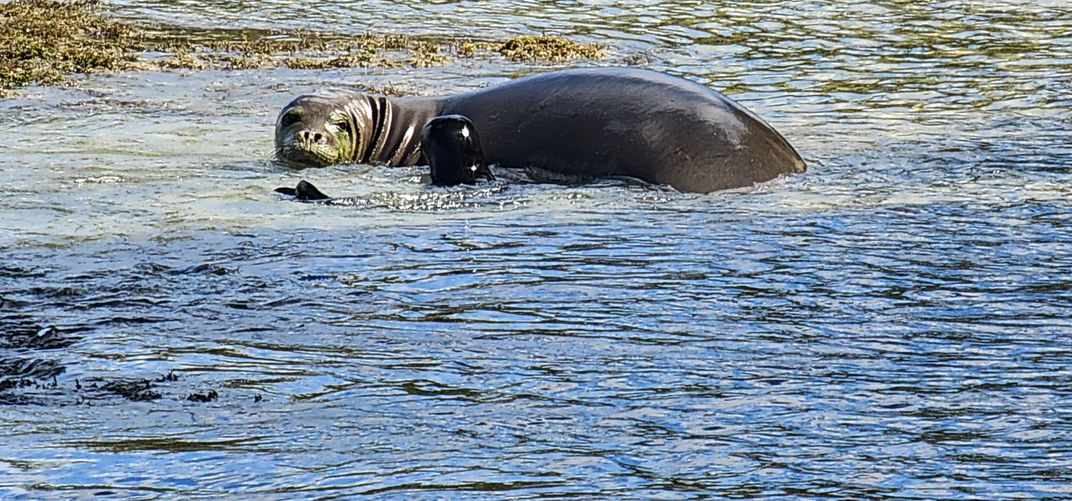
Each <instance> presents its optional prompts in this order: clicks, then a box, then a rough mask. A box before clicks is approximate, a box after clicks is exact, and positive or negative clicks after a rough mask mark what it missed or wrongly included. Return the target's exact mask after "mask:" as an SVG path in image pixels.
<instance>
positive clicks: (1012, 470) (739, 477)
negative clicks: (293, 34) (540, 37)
mask: <svg viewBox="0 0 1072 501" xmlns="http://www.w3.org/2000/svg"><path fill="white" fill-rule="evenodd" d="M349 5H352V4H351V3H349V2H332V1H322V2H316V3H308V2H306V3H294V2H206V1H198V2H116V3H114V4H113V5H112V8H113V10H114V12H115V13H116V14H117V15H120V16H123V17H127V18H132V19H138V20H172V21H174V20H178V21H179V22H181V23H184V24H187V25H190V26H198V27H234V26H250V27H267V28H271V27H280V28H282V27H286V28H294V27H307V28H320V29H325V28H330V29H333V30H342V31H346V32H353V33H363V32H365V31H383V30H388V31H390V32H392V33H419V34H445V35H454V36H460V35H474V34H476V35H477V36H479V37H483V38H496V37H504V36H509V35H513V34H521V33H539V32H550V33H556V34H563V35H569V36H572V37H575V38H577V39H579V40H582V41H588V42H600V43H605V44H607V45H608V52H609V54H610V58H609V59H608V61H606V62H604V64H622V63H623V62H624V61H631V62H635V61H638V60H639V61H644V62H643V63H642V64H643V65H644V66H647V67H651V68H654V69H658V70H663V71H669V72H671V73H675V74H679V75H682V76H685V77H687V78H691V79H694V80H697V81H700V82H703V83H706V84H708V85H711V86H713V87H716V88H719V89H723V90H725V91H726V92H727V93H728V94H730V95H731V96H732V97H734V98H735V99H737V100H739V101H740V102H742V103H743V104H745V105H746V106H747V107H749V108H750V109H752V110H754V111H756V112H757V113H759V114H760V115H761V116H763V117H765V118H766V119H767V120H768V121H769V122H771V123H772V124H773V125H774V126H775V127H776V128H777V129H778V130H780V131H781V132H782V133H783V134H784V135H785V136H786V137H787V138H788V139H789V140H790V141H791V142H792V143H793V144H794V145H795V146H796V147H797V148H798V149H799V150H800V151H801V152H802V153H803V154H804V156H805V158H806V159H807V160H808V162H809V165H810V169H809V171H808V173H807V174H805V175H801V176H796V177H792V178H785V179H778V180H775V181H772V182H770V183H765V184H763V185H760V186H757V187H754V188H749V189H743V190H735V191H731V192H724V193H716V194H711V195H684V194H678V193H674V192H671V191H666V190H658V189H645V188H640V187H636V186H626V185H622V184H617V183H613V182H607V183H603V184H601V185H596V186H556V185H532V184H491V185H484V186H481V187H476V188H460V189H438V188H429V187H426V186H424V185H422V184H421V183H420V174H421V170H420V169H400V170H385V169H378V168H371V167H367V166H353V165H350V166H339V167H335V168H330V169H321V170H315V171H305V172H301V173H296V172H291V171H287V170H286V169H284V168H281V167H278V166H276V165H274V164H272V163H271V162H270V161H269V160H268V157H269V155H270V152H271V148H272V144H271V137H272V136H271V131H272V123H273V120H274V118H275V114H276V112H277V110H278V109H279V108H280V107H281V106H282V105H283V104H285V103H286V102H287V101H288V100H289V99H290V98H291V97H293V96H294V95H296V94H299V93H301V92H305V91H309V90H314V89H316V88H318V87H320V86H323V85H346V84H371V85H385V84H393V85H400V86H403V87H404V88H406V89H409V90H410V91H412V92H415V93H420V94H436V93H445V92H457V91H462V90H467V89H472V88H476V87H479V86H481V85H487V84H493V83H495V82H500V81H503V80H505V79H506V78H509V77H511V76H515V75H518V74H524V73H529V72H533V71H539V70H541V69H544V68H545V67H544V66H539V67H534V66H531V65H528V66H526V65H514V64H507V63H503V62H502V61H494V60H491V61H486V60H477V61H466V62H462V63H457V64H453V65H450V66H447V67H443V68H432V69H422V70H415V69H401V70H399V69H392V70H378V69H371V70H363V69H353V70H337V71H295V70H257V71H241V72H207V71H206V72H167V73H123V74H117V75H112V76H97V77H90V78H85V79H82V80H80V83H79V86H78V88H76V89H52V88H32V89H27V90H26V91H25V92H23V93H22V95H21V96H19V97H16V98H13V99H6V100H2V101H0V121H2V123H3V124H4V130H5V133H4V134H2V135H0V152H2V154H0V184H2V185H3V186H4V187H5V195H6V196H5V197H3V199H0V249H2V251H3V253H4V255H5V256H6V259H4V260H3V262H0V297H2V298H3V301H2V303H3V304H2V305H0V369H3V370H0V374H2V376H0V416H2V422H3V423H4V424H5V425H6V426H7V427H8V428H9V432H8V433H6V434H5V435H4V436H3V438H0V497H3V498H5V499H7V498H18V497H24V498H40V497H56V498H68V497H72V496H75V497H79V496H84V497H95V496H99V495H106V496H116V497H145V498H152V497H161V496H165V497H175V496H182V497H190V496H219V495H222V494H224V493H228V492H241V493H244V494H245V495H247V496H256V497H258V498H268V499H271V498H294V497H302V498H305V497H323V498H331V497H345V496H351V495H356V494H377V495H379V496H380V497H395V498H413V497H428V498H443V497H466V498H469V497H475V498H484V497H494V498H499V497H518V498H527V497H544V496H560V495H589V496H592V497H637V498H659V497H665V498H682V497H697V496H710V497H715V498H746V497H748V498H754V497H806V498H813V497H831V498H852V499H859V498H865V497H866V498H918V499H935V498H976V499H979V498H981V499H998V498H1022V497H1034V498H1047V497H1048V498H1065V497H1069V496H1072V487H1069V486H1070V485H1072V370H1070V369H1069V366H1070V365H1072V320H1070V317H1072V293H1070V292H1072V272H1070V271H1069V270H1070V269H1072V257H1070V256H1072V203H1070V199H1072V197H1070V195H1072V141H1070V136H1072V118H1070V117H1072V113H1070V111H1072V98H1070V97H1069V96H1070V95H1072V55H1070V54H1072V53H1070V52H1069V51H1068V49H1067V48H1068V47H1070V46H1072V21H1069V20H1070V19H1072V8H1070V7H1068V6H1067V5H1066V3H1065V2H1032V3H1030V4H1025V3H1022V2H1015V3H1014V2H987V3H986V4H985V5H979V2H958V1H949V2H929V3H927V2H924V3H920V2H911V3H909V2H872V3H864V4H853V5H849V4H847V3H843V2H765V3H754V4H740V3H738V2H714V3H699V2H694V3H658V2H648V3H644V4H643V5H640V6H635V5H633V4H632V3H610V2H597V3H595V4H594V5H593V4H590V3H580V2H554V3H547V2H525V3H520V4H518V3H506V2H481V3H466V2H462V3H454V2H430V3H425V2H400V3H388V2H371V3H362V5H364V7H363V8H362V9H361V10H360V11H358V10H357V9H354V8H353V7H352V6H349ZM459 18H461V20H459ZM301 178H305V179H309V180H311V181H313V182H314V183H316V184H317V185H318V186H319V187H320V188H322V189H323V190H324V191H326V192H328V193H331V194H334V195H346V196H348V197H351V201H352V202H353V203H352V204H350V205H342V206H324V205H315V204H300V203H294V202H289V201H285V200H282V199H280V198H279V197H277V196H276V195H275V194H274V193H272V191H271V190H272V189H273V188H275V187H277V186H283V185H291V186H292V185H293V184H294V183H296V182H297V180H299V179H301ZM210 392H215V394H214V395H215V397H216V398H215V399H213V398H212V396H211V395H212V394H210ZM191 396H194V397H197V396H200V397H204V398H203V399H204V400H209V401H207V402H199V401H193V400H188V397H191Z"/></svg>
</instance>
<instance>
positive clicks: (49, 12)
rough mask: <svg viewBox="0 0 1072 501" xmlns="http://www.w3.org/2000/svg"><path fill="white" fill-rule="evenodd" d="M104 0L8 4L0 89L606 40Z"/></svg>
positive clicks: (2, 11) (557, 55)
mask: <svg viewBox="0 0 1072 501" xmlns="http://www.w3.org/2000/svg"><path fill="white" fill-rule="evenodd" d="M100 11H101V3H100V2H99V1H98V0H75V1H67V2H58V1H52V0H14V1H12V2H8V3H4V4H0V32H3V33H5V36H4V37H0V96H2V95H4V94H5V93H8V92H10V90H11V89H14V88H16V87H20V86H24V85H29V84H34V83H36V84H43V85H57V84H65V83H69V76H70V75H72V74H75V73H95V72H103V71H123V70H172V69H187V70H206V69H222V70H242V69H257V68H277V67H288V68H296V69H325V68H359V67H360V68H365V67H381V68H396V67H416V68H425V67H433V66H442V65H446V64H450V63H451V61H453V60H454V59H455V58H474V57H478V56H482V55H483V56H487V57H505V58H507V59H509V60H512V61H530V62H531V61H551V62H563V61H570V60H575V59H599V58H601V57H602V47H600V46H595V45H584V44H578V43H576V42H573V41H570V40H567V39H565V38H561V37H553V36H520V37H515V38H512V39H509V40H506V41H476V40H471V39H460V38H459V39H455V38H449V37H416V36H408V35H399V34H373V33H365V34H362V35H344V34H338V33H326V32H315V31H309V30H300V29H298V30H260V29H190V28H188V27H177V26H169V25H159V24H144V25H140V24H132V23H129V22H122V21H117V20H114V19H111V18H108V17H107V16H105V15H103V14H101V12H100Z"/></svg>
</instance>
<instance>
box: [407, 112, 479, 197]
mask: <svg viewBox="0 0 1072 501" xmlns="http://www.w3.org/2000/svg"><path fill="white" fill-rule="evenodd" d="M421 152H422V153H423V155H424V159H425V160H427V161H428V166H429V167H430V168H431V169H430V170H431V175H432V184H436V185H439V186H453V185H456V184H473V183H475V182H476V180H477V179H487V180H490V181H494V180H495V175H493V174H492V173H491V168H489V167H488V164H487V163H486V162H485V161H484V151H483V150H482V149H481V148H480V138H479V137H478V136H477V133H476V128H475V127H473V122H472V121H470V120H469V119H468V118H466V117H465V116H463V115H443V116H438V117H435V118H433V119H431V120H429V121H428V123H427V124H425V125H424V128H423V129H421Z"/></svg>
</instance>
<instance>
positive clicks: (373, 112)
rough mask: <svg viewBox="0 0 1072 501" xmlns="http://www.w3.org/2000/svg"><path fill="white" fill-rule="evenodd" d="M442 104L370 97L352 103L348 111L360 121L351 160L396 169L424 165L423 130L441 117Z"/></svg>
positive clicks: (427, 99)
mask: <svg viewBox="0 0 1072 501" xmlns="http://www.w3.org/2000/svg"><path fill="white" fill-rule="evenodd" d="M442 101H443V100H442V99H441V98H434V97H387V96H379V95H367V94H366V95H364V96H362V97H361V98H359V99H355V100H353V101H351V102H350V103H348V105H347V108H348V109H347V112H349V113H350V114H351V116H353V117H354V121H355V122H356V123H355V125H356V127H354V131H355V134H354V135H355V136H356V137H355V138H354V139H355V141H354V142H355V143H356V144H354V146H355V147H354V148H353V149H351V152H352V153H351V156H352V158H350V160H352V161H355V162H360V163H366V164H384V165H388V166H392V167H397V166H404V165H419V164H421V163H422V162H423V159H422V158H421V128H423V127H424V124H426V123H428V121H429V120H431V119H432V118H433V117H435V116H437V115H439V112H440V110H441V109H442ZM356 131H360V132H356Z"/></svg>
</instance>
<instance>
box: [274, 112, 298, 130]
mask: <svg viewBox="0 0 1072 501" xmlns="http://www.w3.org/2000/svg"><path fill="white" fill-rule="evenodd" d="M300 121H301V114H300V113H298V112H297V110H290V111H288V112H287V113H286V114H285V115H283V118H280V119H279V126H280V127H290V126H291V125H294V124H296V123H298V122H300Z"/></svg>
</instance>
